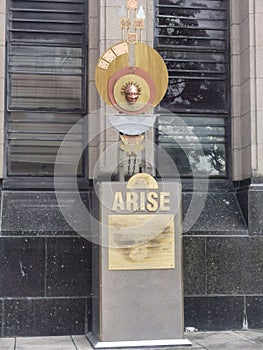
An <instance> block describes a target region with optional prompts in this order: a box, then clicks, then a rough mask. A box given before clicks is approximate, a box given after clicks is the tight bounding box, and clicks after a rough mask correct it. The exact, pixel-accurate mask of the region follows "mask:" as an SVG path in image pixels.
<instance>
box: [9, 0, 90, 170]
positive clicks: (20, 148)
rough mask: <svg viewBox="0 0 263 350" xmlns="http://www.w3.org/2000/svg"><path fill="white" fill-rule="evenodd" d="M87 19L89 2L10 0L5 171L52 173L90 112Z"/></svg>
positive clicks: (74, 148)
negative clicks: (74, 130) (68, 138)
mask: <svg viewBox="0 0 263 350" xmlns="http://www.w3.org/2000/svg"><path fill="white" fill-rule="evenodd" d="M86 23H87V10H86V1H85V0H9V1H8V28H7V29H8V30H7V32H8V38H7V159H8V167H7V175H29V176H52V175H53V171H54V164H55V160H56V154H57V151H58V148H59V146H60V144H61V141H62V140H63V138H64V136H65V135H66V133H67V132H68V131H69V130H70V128H71V127H72V126H73V125H74V124H75V123H76V122H77V121H78V120H80V118H81V117H82V115H84V113H85V111H86V95H87V91H86V61H87V48H86V46H87V33H86ZM83 133H84V130H79V133H76V134H75V135H74V137H73V138H72V142H71V143H70V144H69V145H68V154H69V157H70V155H72V153H74V152H75V153H78V151H79V149H80V142H81V141H82V139H83ZM78 173H79V175H84V163H83V160H81V162H80V165H79V169H78Z"/></svg>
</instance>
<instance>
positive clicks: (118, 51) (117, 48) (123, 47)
mask: <svg viewBox="0 0 263 350" xmlns="http://www.w3.org/2000/svg"><path fill="white" fill-rule="evenodd" d="M111 49H112V51H113V52H114V53H115V55H116V56H120V55H124V54H125V53H128V44H127V43H126V42H121V43H119V44H117V45H114V46H112V48H111Z"/></svg>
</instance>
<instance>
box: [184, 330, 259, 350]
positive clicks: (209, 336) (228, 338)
mask: <svg viewBox="0 0 263 350" xmlns="http://www.w3.org/2000/svg"><path fill="white" fill-rule="evenodd" d="M251 336H252V334H251ZM189 339H190V340H192V341H194V342H195V343H197V344H199V345H200V346H202V347H203V348H204V349H208V350H222V349H225V350H227V349H229V350H262V344H260V343H257V342H256V341H255V340H252V339H249V338H247V337H245V336H243V335H240V333H237V332H232V331H229V332H200V333H199V332H197V333H194V334H191V335H190V336H189Z"/></svg>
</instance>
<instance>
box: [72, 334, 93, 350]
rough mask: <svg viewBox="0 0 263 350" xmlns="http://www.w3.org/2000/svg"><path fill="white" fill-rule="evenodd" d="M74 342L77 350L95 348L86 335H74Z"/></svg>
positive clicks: (91, 349)
mask: <svg viewBox="0 0 263 350" xmlns="http://www.w3.org/2000/svg"><path fill="white" fill-rule="evenodd" d="M72 340H73V342H74V344H75V345H76V348H77V350H93V347H92V346H91V344H90V342H89V341H88V339H87V337H86V336H85V335H73V336H72Z"/></svg>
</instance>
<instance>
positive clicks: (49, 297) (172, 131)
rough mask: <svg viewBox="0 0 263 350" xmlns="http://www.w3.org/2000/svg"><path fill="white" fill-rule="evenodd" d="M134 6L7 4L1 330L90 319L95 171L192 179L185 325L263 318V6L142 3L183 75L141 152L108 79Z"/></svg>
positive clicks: (187, 191) (242, 325) (74, 1)
mask: <svg viewBox="0 0 263 350" xmlns="http://www.w3.org/2000/svg"><path fill="white" fill-rule="evenodd" d="M120 5H121V2H120V1H117V0H116V1H111V2H109V1H105V0H100V1H97V2H96V1H85V0H19V1H18V0H0V18H1V21H0V23H1V32H0V33H1V34H0V57H1V60H0V62H1V65H0V84H1V90H0V91H1V96H0V132H1V139H0V154H1V155H0V175H1V179H2V182H1V220H0V225H1V226H0V228H1V233H0V235H1V236H0V251H1V254H0V259H1V264H0V304H1V307H0V314H1V317H0V320H1V336H3V337H6V336H7V337H8V336H37V335H64V334H85V333H86V332H87V331H88V330H89V327H90V312H91V299H92V298H96V297H97V296H96V295H92V293H91V280H92V274H91V264H92V257H91V246H92V244H93V243H94V242H93V240H92V225H89V223H86V222H85V220H84V221H83V222H82V220H83V217H82V216H81V210H79V207H78V206H77V205H76V193H77V194H78V197H77V200H79V199H81V202H82V203H83V205H84V207H85V210H86V213H87V215H89V214H90V215H93V213H94V212H95V211H96V209H97V208H96V206H95V200H94V198H95V196H94V188H93V185H94V183H96V182H97V181H104V180H107V181H108V180H111V181H115V180H117V179H118V173H119V172H120V169H122V171H123V172H124V175H125V176H126V177H129V175H131V172H133V171H134V172H139V171H141V169H143V170H144V171H146V172H149V173H151V174H153V175H154V176H156V178H159V179H162V180H164V181H172V180H174V179H175V180H180V181H181V183H182V188H183V194H182V207H183V256H184V258H183V262H184V295H185V298H184V300H185V305H184V307H185V326H194V327H196V328H198V329H199V330H226V329H247V328H262V327H263V324H262V319H263V318H262V315H263V277H262V276H263V274H262V270H263V253H262V251H263V249H262V246H263V238H262V232H263V231H262V220H263V210H262V208H261V201H262V199H263V194H262V193H263V191H262V189H263V157H262V152H263V138H262V136H260V135H262V129H263V125H262V121H261V118H262V117H263V105H262V102H261V93H262V89H263V70H262V59H263V58H262V57H263V33H262V29H261V28H262V26H261V19H262V18H263V3H262V1H261V0H196V1H193V0H155V1H146V0H143V1H141V3H140V5H142V6H143V8H144V11H145V14H146V19H145V27H144V30H143V32H142V40H143V41H144V42H145V43H146V44H148V45H150V46H153V47H154V48H155V49H156V50H157V51H158V52H159V53H160V55H161V56H162V57H163V58H164V60H165V62H166V65H167V68H168V73H169V86H168V90H167V93H166V95H165V97H164V99H163V101H162V103H161V104H160V106H158V107H157V108H156V111H155V113H156V114H158V117H157V122H156V126H155V128H154V129H152V130H151V131H149V132H147V135H146V140H147V142H146V147H145V151H144V153H143V154H141V155H140V157H138V158H135V157H126V155H125V154H124V152H121V151H120V150H119V148H118V142H119V134H118V132H117V131H116V130H115V129H114V128H113V127H112V126H111V124H110V122H109V119H108V115H109V114H111V113H112V111H111V109H110V108H109V107H106V106H105V104H104V103H103V101H102V100H101V99H100V97H99V95H98V93H97V90H96V87H95V67H96V65H97V61H98V58H99V57H100V55H101V54H102V53H103V52H105V50H106V49H107V48H109V47H111V46H112V45H114V44H115V43H117V42H119V41H121V28H120V23H119V20H120V18H119V15H118V12H119V8H120ZM73 163H74V165H73V166H72V164H73ZM54 179H55V181H54ZM72 179H74V181H75V182H74V181H73V180H72ZM72 208H75V210H73V216H74V218H73V221H74V222H75V223H76V222H80V223H83V225H86V226H85V230H84V231H85V232H82V230H81V229H80V230H78V228H76V227H77V226H74V225H75V224H73V225H71V219H70V218H69V216H70V215H71V214H72V211H71V210H72ZM67 209H68V210H69V211H67ZM79 231H81V232H79ZM162 288H165V286H160V298H161V289H162ZM109 293H110V291H109Z"/></svg>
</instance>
